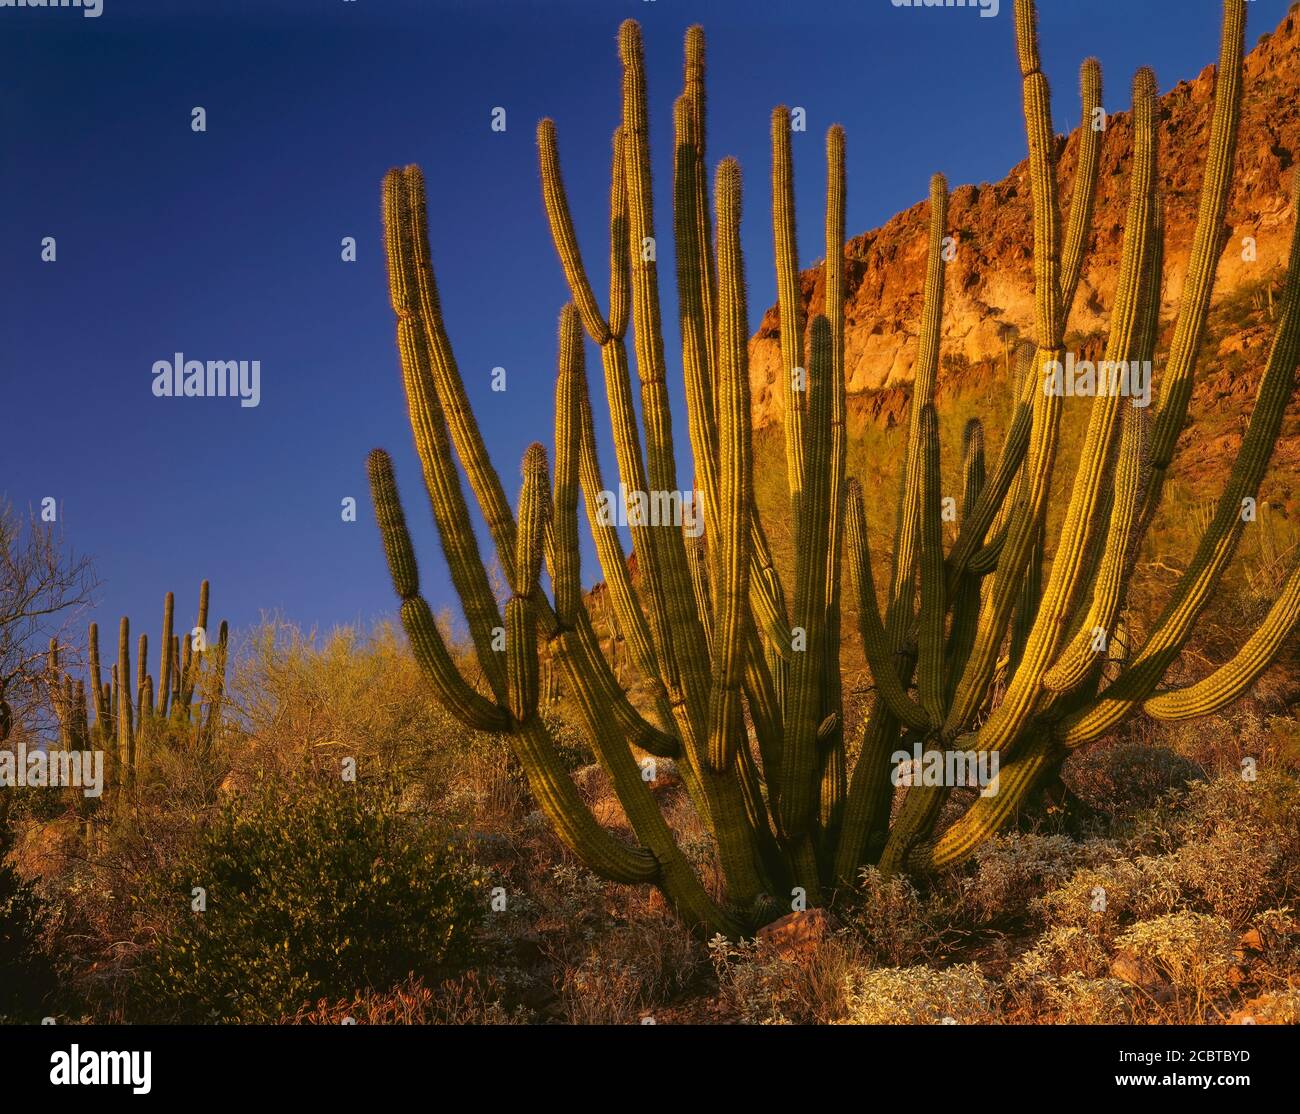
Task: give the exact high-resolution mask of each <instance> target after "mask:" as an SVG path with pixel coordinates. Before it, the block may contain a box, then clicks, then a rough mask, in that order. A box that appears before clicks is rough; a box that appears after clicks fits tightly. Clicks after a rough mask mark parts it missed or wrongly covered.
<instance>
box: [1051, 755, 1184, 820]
mask: <svg viewBox="0 0 1300 1114" xmlns="http://www.w3.org/2000/svg"><path fill="white" fill-rule="evenodd" d="M1064 776H1065V778H1066V779H1067V781H1068V782H1069V785H1070V787H1071V788H1072V789H1073V790H1074V791H1075V792H1076V793H1077V794H1078V795H1079V796H1080V797H1082V798H1083V799H1084V800H1085V801H1087V802H1088V804H1090V805H1092V806H1093V807H1094V808H1099V809H1101V810H1102V811H1104V812H1108V813H1111V814H1112V815H1119V816H1128V815H1130V814H1131V813H1133V812H1136V811H1137V810H1139V809H1144V808H1151V807H1152V806H1154V805H1155V804H1156V802H1157V801H1158V800H1159V799H1160V797H1161V796H1162V795H1163V794H1164V793H1166V792H1168V791H1169V790H1170V789H1182V788H1184V787H1185V786H1186V785H1187V783H1188V782H1191V781H1197V780H1199V779H1201V778H1203V777H1204V776H1205V772H1204V771H1203V770H1202V769H1201V767H1200V766H1198V765H1197V764H1196V763H1195V762H1193V761H1191V760H1190V759H1188V758H1184V757H1183V756H1182V755H1181V754H1178V753H1176V752H1175V751H1172V750H1170V749H1169V748H1168V747H1164V746H1159V745H1154V744H1153V743H1151V742H1150V741H1148V740H1138V739H1125V740H1121V741H1119V742H1116V743H1114V744H1112V745H1111V746H1096V747H1089V748H1087V749H1086V750H1084V751H1083V752H1082V753H1080V754H1076V755H1074V756H1073V757H1071V759H1070V761H1069V762H1068V763H1067V764H1066V766H1065V769H1064Z"/></svg>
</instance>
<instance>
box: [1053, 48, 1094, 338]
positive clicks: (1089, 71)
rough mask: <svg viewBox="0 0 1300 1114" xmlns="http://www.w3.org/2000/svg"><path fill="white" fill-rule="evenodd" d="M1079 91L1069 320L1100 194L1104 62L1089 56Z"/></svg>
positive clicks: (1065, 284)
mask: <svg viewBox="0 0 1300 1114" xmlns="http://www.w3.org/2000/svg"><path fill="white" fill-rule="evenodd" d="M1079 91H1080V93H1081V95H1082V98H1083V120H1082V123H1080V125H1079V151H1078V157H1077V159H1076V161H1075V169H1074V190H1073V192H1072V193H1071V196H1070V220H1069V223H1068V224H1067V225H1066V233H1065V251H1064V254H1063V256H1062V258H1061V313H1062V316H1063V317H1064V318H1065V320H1066V321H1069V319H1070V309H1071V308H1072V307H1073V306H1074V297H1075V294H1076V293H1077V292H1078V290H1079V279H1080V278H1081V277H1082V276H1083V257H1084V249H1085V248H1086V247H1087V243H1088V234H1089V232H1091V231H1092V213H1093V207H1094V203H1095V201H1096V197H1097V174H1098V171H1099V169H1100V168H1101V137H1102V132H1101V131H1100V130H1098V128H1097V127H1096V126H1095V121H1094V116H1095V114H1096V112H1097V111H1098V110H1099V109H1100V108H1101V63H1100V62H1098V61H1097V59H1096V58H1087V59H1085V60H1084V63H1083V66H1082V67H1081V68H1080V70H1079Z"/></svg>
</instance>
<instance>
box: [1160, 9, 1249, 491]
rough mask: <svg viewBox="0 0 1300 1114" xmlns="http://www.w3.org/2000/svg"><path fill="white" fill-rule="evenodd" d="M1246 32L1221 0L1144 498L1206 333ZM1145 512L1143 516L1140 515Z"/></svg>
mask: <svg viewBox="0 0 1300 1114" xmlns="http://www.w3.org/2000/svg"><path fill="white" fill-rule="evenodd" d="M1245 36H1246V0H1224V4H1223V33H1222V38H1221V41H1220V47H1219V65H1218V69H1217V70H1216V71H1215V79H1214V116H1213V120H1212V122H1211V124H1210V139H1209V147H1208V149H1207V151H1206V156H1205V174H1204V177H1203V178H1202V181H1201V203H1200V211H1199V213H1198V215H1197V219H1196V232H1195V233H1194V235H1193V238H1192V254H1191V258H1190V259H1189V260H1188V264H1187V275H1186V277H1185V279H1184V283H1183V295H1182V303H1181V304H1180V306H1179V309H1178V321H1177V324H1176V325H1175V326H1174V339H1173V342H1172V344H1171V346H1170V349H1169V358H1168V360H1167V361H1166V363H1165V370H1164V375H1163V376H1162V377H1161V381H1160V407H1159V409H1158V411H1157V412H1156V420H1155V424H1154V427H1153V428H1152V431H1151V459H1152V464H1153V467H1154V476H1153V482H1152V484H1151V486H1150V488H1148V491H1147V499H1148V501H1149V502H1154V501H1155V500H1157V499H1158V498H1159V495H1160V489H1161V487H1162V485H1163V482H1164V475H1165V472H1166V470H1167V469H1168V467H1169V463H1170V461H1171V460H1172V459H1173V454H1174V446H1175V445H1176V444H1177V443H1178V435H1179V434H1180V433H1181V432H1182V428H1183V420H1184V418H1185V417H1186V414H1187V404H1188V403H1189V402H1190V401H1191V397H1192V385H1193V377H1194V375H1195V370H1196V357H1197V354H1198V352H1199V351H1200V347H1201V339H1202V337H1203V336H1204V334H1205V323H1206V320H1207V319H1208V316H1209V312H1210V297H1211V295H1212V294H1213V292H1214V276H1215V275H1216V274H1217V272H1218V269H1219V257H1220V255H1221V254H1222V250H1223V236H1224V219H1225V218H1226V216H1227V212H1228V195H1229V192H1230V190H1231V186H1232V165H1233V160H1234V157H1235V155H1236V151H1237V131H1238V127H1239V125H1240V123H1241V83H1242V69H1243V62H1242V51H1243V48H1244V45H1245ZM1144 517H1145V516H1144Z"/></svg>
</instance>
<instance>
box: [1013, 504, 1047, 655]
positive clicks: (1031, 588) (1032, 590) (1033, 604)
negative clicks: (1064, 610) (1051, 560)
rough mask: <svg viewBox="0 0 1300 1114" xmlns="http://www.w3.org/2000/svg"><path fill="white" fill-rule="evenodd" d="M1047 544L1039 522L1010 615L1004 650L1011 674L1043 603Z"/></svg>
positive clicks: (1023, 649) (1043, 529)
mask: <svg viewBox="0 0 1300 1114" xmlns="http://www.w3.org/2000/svg"><path fill="white" fill-rule="evenodd" d="M1046 544H1047V538H1046V524H1045V523H1039V525H1038V532H1037V533H1036V534H1035V535H1034V542H1033V545H1032V546H1031V547H1030V550H1029V561H1028V562H1027V563H1026V565H1025V575H1024V576H1023V577H1022V578H1021V581H1020V592H1019V594H1018V595H1017V596H1016V609H1015V611H1014V612H1013V614H1012V616H1011V645H1010V647H1009V648H1008V652H1007V670H1008V672H1009V673H1012V674H1014V673H1015V671H1016V670H1017V669H1019V668H1020V663H1021V662H1022V661H1023V660H1024V656H1025V647H1026V645H1028V643H1029V635H1030V633H1031V632H1032V631H1033V629H1034V620H1035V619H1036V618H1037V617H1038V608H1039V605H1040V604H1041V603H1042V602H1043V550H1044V548H1045V547H1046Z"/></svg>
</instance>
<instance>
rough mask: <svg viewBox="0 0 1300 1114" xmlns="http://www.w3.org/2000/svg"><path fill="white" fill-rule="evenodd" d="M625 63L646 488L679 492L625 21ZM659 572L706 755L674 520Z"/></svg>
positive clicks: (699, 653) (694, 623)
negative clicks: (647, 478)
mask: <svg viewBox="0 0 1300 1114" xmlns="http://www.w3.org/2000/svg"><path fill="white" fill-rule="evenodd" d="M618 41H619V53H620V56H621V58H622V61H623V138H624V164H623V165H624V170H625V176H626V183H627V198H628V216H629V220H628V232H629V245H630V249H631V256H632V323H633V334H634V337H635V341H636V370H637V376H638V378H639V379H640V381H641V419H642V421H643V422H644V424H645V444H646V471H647V474H648V476H649V480H650V487H649V488H648V489H646V490H647V491H653V492H663V493H668V492H675V491H677V464H676V460H675V458H674V452H673V437H672V416H671V412H670V410H669V405H668V388H667V383H666V381H665V374H664V347H663V330H662V323H661V319H660V312H659V281H658V264H657V262H656V256H657V251H656V250H655V249H654V248H653V247H652V245H654V243H655V239H654V208H653V201H652V197H651V187H650V127H649V120H648V111H647V107H646V87H645V59H644V57H643V55H642V46H641V31H640V28H639V27H638V26H637V25H636V24H635V23H634V22H633V21H632V20H626V21H624V23H623V25H622V26H621V27H620V28H619V40H618ZM650 533H651V535H652V537H653V546H654V550H655V553H656V556H657V561H656V564H657V565H658V568H657V569H652V570H649V574H650V575H652V576H654V575H658V576H660V577H662V580H663V591H664V596H665V599H666V601H667V606H668V619H669V624H670V627H671V630H672V641H673V649H674V654H675V656H676V658H677V659H678V664H679V667H680V669H681V683H682V695H683V696H684V698H685V701H686V705H685V709H684V712H685V715H684V717H683V719H684V723H683V726H684V727H686V728H687V731H688V734H689V735H691V736H693V739H688V740H687V745H688V748H689V747H690V746H691V745H697V746H699V748H700V751H701V755H700V757H701V758H703V753H702V752H703V750H704V749H705V740H704V738H703V736H704V733H705V730H706V726H705V720H706V718H707V695H706V694H707V692H708V666H707V662H708V649H707V645H706V643H705V638H704V631H703V629H702V628H701V626H700V623H699V619H698V616H696V614H695V608H694V605H693V602H692V598H691V584H690V574H689V572H688V571H687V568H686V550H685V547H684V545H683V544H682V539H681V534H680V533H679V532H678V531H677V530H675V529H674V528H673V527H672V525H671V523H670V524H667V526H665V525H663V524H661V525H659V526H658V527H653V528H651V530H650Z"/></svg>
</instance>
